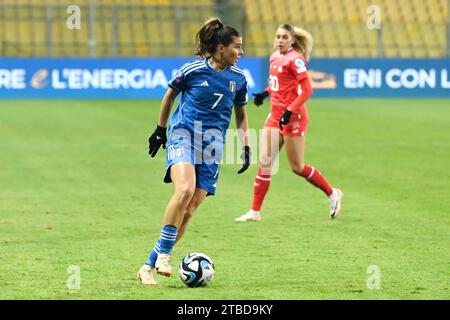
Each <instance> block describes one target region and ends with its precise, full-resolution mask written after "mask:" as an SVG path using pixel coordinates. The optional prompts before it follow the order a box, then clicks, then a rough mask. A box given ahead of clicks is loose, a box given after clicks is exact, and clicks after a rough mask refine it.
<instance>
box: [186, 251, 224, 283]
mask: <svg viewBox="0 0 450 320" xmlns="http://www.w3.org/2000/svg"><path fill="white" fill-rule="evenodd" d="M215 271H216V270H215V268H214V263H213V262H212V260H211V258H210V257H208V256H207V255H206V254H204V253H198V252H195V253H189V254H188V255H186V256H185V257H184V258H183V260H181V263H180V266H179V267H178V273H179V275H180V279H181V281H183V283H184V284H185V285H187V286H189V287H192V288H195V287H204V286H206V285H207V284H209V283H211V281H212V279H213V276H214V272H215Z"/></svg>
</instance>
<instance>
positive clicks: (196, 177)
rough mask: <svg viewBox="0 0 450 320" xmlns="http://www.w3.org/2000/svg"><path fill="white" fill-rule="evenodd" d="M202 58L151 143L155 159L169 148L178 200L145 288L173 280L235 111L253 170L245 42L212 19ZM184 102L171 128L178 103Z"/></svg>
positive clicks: (176, 89) (186, 71)
mask: <svg viewBox="0 0 450 320" xmlns="http://www.w3.org/2000/svg"><path fill="white" fill-rule="evenodd" d="M196 49H197V52H196V54H197V55H199V56H200V57H201V58H202V59H199V60H194V61H191V62H189V63H186V64H184V65H183V66H182V67H181V68H180V69H179V70H178V73H176V74H175V76H174V77H173V78H172V79H171V80H170V81H169V88H168V89H167V92H166V94H165V96H164V98H163V100H162V103H161V110H160V115H159V121H158V125H157V128H156V130H155V132H154V133H153V134H152V135H151V137H150V139H149V154H150V155H151V156H152V157H154V156H155V155H156V153H157V152H158V149H159V148H160V147H161V146H163V148H166V163H167V166H166V175H165V178H164V181H165V182H173V184H174V194H173V196H172V198H171V199H170V201H169V204H168V205H167V207H166V210H165V212H164V217H163V227H162V230H161V236H160V238H159V240H158V241H157V242H156V244H155V246H154V248H153V250H152V251H151V252H150V255H149V257H148V259H147V261H146V262H145V263H144V265H143V266H142V267H141V268H140V269H139V271H138V274H137V277H138V279H139V280H140V281H141V283H142V284H144V285H152V284H156V281H155V278H154V274H155V273H159V274H162V275H165V276H170V275H171V274H172V267H171V260H172V258H171V253H172V248H173V246H174V244H175V242H176V241H177V240H179V239H180V238H181V236H182V235H183V234H184V232H185V230H186V227H187V224H188V222H189V219H190V218H191V217H192V215H193V214H194V212H195V210H196V209H197V208H198V206H199V205H200V204H201V203H202V201H203V200H204V199H205V197H206V196H207V195H214V194H215V191H216V184H217V179H218V175H219V163H220V160H221V156H222V150H223V143H224V136H225V133H226V130H227V129H228V127H229V124H230V118H231V113H232V109H233V106H234V107H235V108H234V111H235V116H236V126H237V128H238V129H240V130H239V131H240V132H241V133H244V134H241V142H242V143H243V145H244V147H243V153H242V155H241V159H242V160H243V161H244V165H243V167H242V168H241V169H240V170H239V172H238V173H242V172H244V171H245V170H247V168H248V167H249V164H250V147H249V145H248V137H247V131H248V120H247V113H246V111H245V108H244V106H245V105H246V104H247V100H248V96H247V82H246V79H245V76H244V73H243V72H242V71H241V70H240V69H239V68H237V67H236V66H235V65H236V62H237V60H238V59H239V57H240V56H242V55H243V51H242V37H241V35H240V34H239V32H238V31H237V30H236V29H234V28H233V27H230V26H227V25H224V24H223V23H222V22H221V21H220V19H218V18H211V19H209V20H208V21H207V22H206V23H205V25H204V26H203V27H202V28H201V29H200V31H199V32H198V33H197V43H196ZM180 92H181V93H182V95H181V101H180V104H179V105H178V107H177V109H176V110H175V112H174V113H173V115H172V118H171V119H170V122H169V129H168V135H167V137H166V127H167V120H168V118H169V114H170V110H171V108H172V105H173V103H174V100H175V97H176V96H177V95H178V94H179V93H180Z"/></svg>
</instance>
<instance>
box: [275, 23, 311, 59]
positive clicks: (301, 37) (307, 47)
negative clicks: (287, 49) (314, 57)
mask: <svg viewBox="0 0 450 320" xmlns="http://www.w3.org/2000/svg"><path fill="white" fill-rule="evenodd" d="M278 28H282V29H285V30H287V31H288V32H289V33H290V34H291V36H292V37H293V38H294V43H293V44H292V47H293V48H294V50H295V51H297V52H298V53H300V54H301V55H302V56H303V57H304V58H305V59H306V60H309V58H310V57H311V51H312V49H313V44H314V39H313V36H312V35H311V33H309V32H308V31H306V30H305V29H302V28H299V27H295V26H294V27H293V26H291V25H290V24H287V23H285V24H282V25H280V26H279V27H278ZM275 48H276V46H275V45H274V50H275Z"/></svg>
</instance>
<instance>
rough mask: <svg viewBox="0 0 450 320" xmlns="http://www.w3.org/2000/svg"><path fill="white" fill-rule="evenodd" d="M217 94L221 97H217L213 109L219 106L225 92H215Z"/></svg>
mask: <svg viewBox="0 0 450 320" xmlns="http://www.w3.org/2000/svg"><path fill="white" fill-rule="evenodd" d="M214 95H215V96H219V98H217V100H216V102H215V103H214V105H213V106H212V108H211V109H214V108H215V107H217V105H218V104H219V102H220V100H222V98H223V93H214Z"/></svg>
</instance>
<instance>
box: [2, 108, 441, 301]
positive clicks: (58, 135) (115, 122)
mask: <svg viewBox="0 0 450 320" xmlns="http://www.w3.org/2000/svg"><path fill="white" fill-rule="evenodd" d="M308 107H309V114H310V126H309V131H308V137H307V147H306V148H307V150H306V161H307V163H309V164H311V165H314V166H315V167H317V168H319V169H320V170H321V171H322V173H324V174H325V176H326V177H327V178H328V180H329V181H330V182H331V183H332V184H333V185H336V186H338V187H340V188H342V190H343V191H344V193H345V196H344V206H343V212H342V215H341V216H340V217H339V218H338V219H337V220H335V221H331V220H330V219H329V218H328V207H327V200H326V197H325V196H324V195H323V194H322V192H321V191H320V190H318V189H316V188H314V187H313V186H311V185H309V184H308V183H307V182H305V181H304V180H303V179H302V178H300V177H298V176H296V175H294V174H293V173H292V172H291V170H290V169H289V168H288V164H287V161H286V155H285V153H284V152H283V153H282V154H281V159H280V170H279V172H278V174H276V175H275V176H274V177H273V179H272V185H271V187H270V191H269V193H268V196H267V198H266V201H265V204H264V206H263V211H262V214H263V219H262V221H261V222H260V223H247V224H236V223H235V222H234V221H233V219H234V218H235V217H236V216H238V215H241V214H243V213H244V212H245V211H246V210H247V209H248V208H249V206H250V202H251V198H252V189H253V181H254V177H255V174H256V170H257V166H256V165H252V166H251V167H250V169H249V170H248V171H247V172H246V173H245V174H243V175H237V174H236V172H237V171H238V169H239V168H240V165H239V164H235V165H224V166H223V167H222V170H221V174H220V181H219V184H218V190H217V196H215V197H209V198H207V199H206V200H205V202H204V203H203V205H202V206H201V207H200V208H199V210H198V211H197V213H196V216H195V217H194V218H193V220H192V222H191V224H190V227H189V229H188V230H187V232H186V234H185V237H184V238H183V239H182V240H181V241H180V242H179V243H178V244H177V246H176V247H175V249H174V268H175V270H176V267H177V266H178V263H179V261H180V260H181V258H182V257H183V256H184V255H185V254H187V253H189V252H198V251H200V252H205V253H206V254H208V255H210V256H211V258H212V259H213V260H214V262H215V265H216V275H215V278H214V281H213V283H212V285H211V286H210V287H206V288H197V289H191V288H188V287H186V286H185V285H184V284H183V283H182V282H181V281H180V280H179V278H178V275H177V274H175V276H173V277H171V278H162V277H158V279H157V280H158V281H159V284H158V286H156V287H142V286H141V285H140V284H139V283H138V282H137V281H136V280H135V276H136V271H137V270H138V269H139V267H140V266H141V264H142V263H143V262H144V261H145V259H146V258H147V255H148V252H149V250H150V249H151V248H152V246H153V244H154V242H155V240H156V239H157V237H158V235H159V231H160V228H161V222H162V213H163V210H164V208H165V205H166V204H167V202H168V200H169V198H170V196H171V193H172V186H171V185H167V184H163V183H162V176H163V172H164V153H163V152H161V151H160V152H159V153H158V155H157V157H156V158H154V159H151V158H150V157H149V156H148V154H147V147H148V144H147V139H148V136H149V134H150V133H151V132H152V131H153V129H154V127H155V124H156V120H157V117H158V112H159V101H1V102H0V299H450V289H449V288H450V282H449V279H450V193H449V191H450V169H449V167H450V103H449V100H437V99H436V100H420V99H418V100H406V99H396V100H394V99H392V100H388V99H386V100H384V99H372V100H358V99H354V100H337V99H336V100H334V99H312V101H311V102H310V103H309V104H308ZM248 110H249V118H250V125H251V127H253V128H260V127H261V126H262V124H263V121H264V119H265V117H266V116H267V113H268V103H267V102H266V103H265V105H264V106H263V107H261V108H256V107H255V106H253V105H249V107H248ZM233 127H234V124H232V125H231V128H233ZM70 266H76V267H75V268H79V271H80V279H81V282H80V287H79V289H74V290H71V289H69V288H68V287H67V285H68V283H69V284H70V283H73V282H71V279H72V280H73V278H71V277H73V276H74V274H72V273H71V270H72V269H70V268H71V267H70ZM374 270H378V271H379V273H378V272H376V271H374ZM377 277H378V278H377ZM373 279H379V282H376V281H375V282H373V281H372V280H373ZM368 283H369V285H368ZM377 284H379V286H378V287H377ZM377 288H378V289H377Z"/></svg>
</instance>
